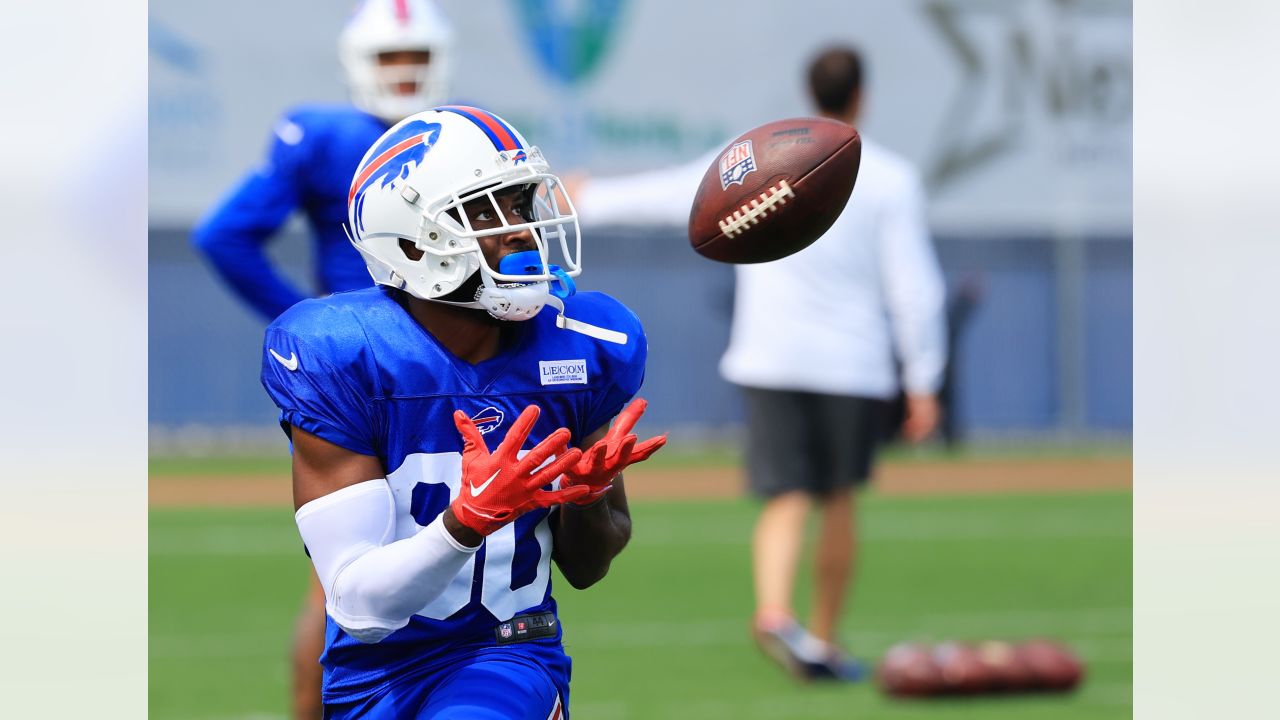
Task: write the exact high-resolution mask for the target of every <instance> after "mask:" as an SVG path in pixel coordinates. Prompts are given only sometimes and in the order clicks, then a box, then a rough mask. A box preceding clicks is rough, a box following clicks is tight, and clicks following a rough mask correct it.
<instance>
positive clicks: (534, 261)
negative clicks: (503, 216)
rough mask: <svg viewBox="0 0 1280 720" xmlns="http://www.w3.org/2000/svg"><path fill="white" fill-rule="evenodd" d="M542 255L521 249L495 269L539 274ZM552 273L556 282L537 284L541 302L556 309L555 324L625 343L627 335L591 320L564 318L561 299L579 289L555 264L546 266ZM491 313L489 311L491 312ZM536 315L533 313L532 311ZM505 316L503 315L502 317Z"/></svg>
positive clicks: (523, 273)
mask: <svg viewBox="0 0 1280 720" xmlns="http://www.w3.org/2000/svg"><path fill="white" fill-rule="evenodd" d="M543 267H544V265H543V264H542V258H541V256H539V255H538V252H537V251H536V250H526V251H524V252H518V253H512V254H510V255H508V256H506V257H504V258H502V260H501V262H500V263H499V264H498V272H500V273H502V274H504V275H541V274H543ZM545 267H546V268H547V270H548V271H550V273H551V274H552V275H554V276H555V278H556V282H555V284H553V285H548V284H547V283H538V284H540V285H542V286H543V288H544V292H545V293H546V294H545V295H544V297H543V298H542V299H543V301H544V303H545V304H547V305H550V306H552V307H554V308H555V309H556V312H557V313H558V314H557V315H556V327H558V328H561V329H564V330H572V331H574V332H577V333H582V334H583V335H587V336H588V337H593V338H595V339H597V340H604V341H605V342H611V343H617V344H619V345H626V344H627V334H626V333H622V332H618V331H617V330H608V329H605V328H602V327H597V326H595V325H592V324H590V323H585V322H582V321H581V320H574V319H573V318H571V317H566V316H565V314H564V300H565V298H568V297H571V296H572V295H573V294H574V293H576V292H577V291H578V289H577V287H575V286H574V284H573V279H572V278H570V277H569V275H568V274H567V273H565V271H564V270H562V269H560V267H559V266H558V265H548V266H545ZM490 314H492V313H490ZM535 314H536V313H535ZM501 319H506V318H501Z"/></svg>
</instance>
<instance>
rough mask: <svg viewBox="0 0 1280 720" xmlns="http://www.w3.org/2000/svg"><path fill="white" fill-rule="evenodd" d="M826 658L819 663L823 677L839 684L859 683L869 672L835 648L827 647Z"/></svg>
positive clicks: (856, 660) (861, 664) (854, 659)
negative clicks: (837, 681) (839, 682)
mask: <svg viewBox="0 0 1280 720" xmlns="http://www.w3.org/2000/svg"><path fill="white" fill-rule="evenodd" d="M828 648H829V649H828V652H827V657H826V659H825V660H823V661H821V665H822V667H823V672H824V677H826V678H828V679H831V680H839V681H841V682H861V681H863V680H866V679H867V676H868V675H869V674H870V672H869V671H868V669H867V666H866V665H865V664H864V663H863V662H862V661H861V660H858V659H857V658H854V657H852V656H850V655H849V654H848V653H846V652H845V651H843V650H841V649H840V648H837V647H835V646H828Z"/></svg>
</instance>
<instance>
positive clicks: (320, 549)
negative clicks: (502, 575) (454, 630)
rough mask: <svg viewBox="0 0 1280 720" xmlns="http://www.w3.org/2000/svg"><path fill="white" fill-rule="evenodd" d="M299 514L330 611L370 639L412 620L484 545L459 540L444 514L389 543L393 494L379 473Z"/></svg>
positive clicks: (351, 630) (305, 507) (296, 517)
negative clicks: (371, 478)
mask: <svg viewBox="0 0 1280 720" xmlns="http://www.w3.org/2000/svg"><path fill="white" fill-rule="evenodd" d="M294 520H295V521H296V522H297V523H298V532H299V533H300V534H301V535H302V542H303V543H305V544H306V547H307V552H308V554H310V555H311V563H312V564H313V565H314V566H315V568H316V574H317V575H318V576H319V578H320V584H321V585H323V586H324V595H325V610H326V611H327V612H328V613H329V617H331V618H333V620H334V622H336V623H338V625H339V626H340V627H341V628H342V629H343V630H346V631H347V633H349V634H350V635H351V636H352V637H354V638H355V639H357V640H359V641H360V642H365V643H376V642H378V641H380V640H382V639H383V638H385V637H386V636H388V635H390V634H391V633H393V632H395V631H396V630H399V629H400V628H402V627H404V626H405V625H408V624H409V618H410V617H411V616H412V615H413V614H414V613H415V612H417V611H418V610H421V609H422V607H423V606H424V605H426V604H427V603H429V602H431V601H432V600H434V599H435V598H436V597H437V596H439V595H440V593H442V592H444V590H445V588H447V587H448V586H449V582H450V581H451V580H453V577H454V576H455V575H457V574H458V571H459V570H461V569H462V566H463V565H465V564H466V562H467V560H469V559H471V557H472V555H473V554H474V553H475V551H476V550H477V549H479V546H476V547H473V548H469V547H466V546H465V545H462V544H460V543H459V542H458V541H457V540H455V539H454V537H453V536H452V535H450V534H449V531H448V530H446V529H445V527H444V520H443V516H441V517H437V518H436V519H435V520H434V521H433V522H432V523H431V524H430V525H428V526H426V527H425V528H422V529H421V530H420V531H418V533H417V534H415V535H413V536H412V537H408V538H404V539H403V540H397V541H395V542H392V541H391V538H392V537H393V535H394V532H395V499H394V497H393V496H392V494H391V486H390V485H388V484H387V481H386V480H385V479H382V478H379V479H377V480H368V481H366V482H362V483H357V484H355V485H351V486H348V487H345V488H342V489H341V490H338V491H337V492H334V493H330V494H328V495H325V496H324V497H321V498H316V499H315V500H312V501H311V502H309V503H307V504H306V505H303V506H302V507H300V508H298V512H297V513H295V514H294Z"/></svg>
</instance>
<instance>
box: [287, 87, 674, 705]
mask: <svg viewBox="0 0 1280 720" xmlns="http://www.w3.org/2000/svg"><path fill="white" fill-rule="evenodd" d="M558 183H559V181H558V180H557V179H556V178H555V177H554V176H553V175H551V174H550V169H549V167H548V166H547V164H546V161H545V160H544V159H543V158H542V155H541V154H540V153H539V152H538V150H537V149H536V148H531V147H529V146H528V145H527V143H526V142H525V140H524V138H523V137H522V136H521V135H520V134H519V133H518V132H516V131H515V130H514V129H512V128H511V127H510V126H509V125H508V124H506V123H505V122H504V121H503V120H502V119H501V118H498V117H496V116H494V115H491V114H489V113H487V112H485V111H483V110H478V109H476V108H467V107H458V106H448V107H443V108H437V109H435V110H431V111H428V112H424V113H419V114H417V115H414V116H411V117H410V118H407V119H406V120H405V121H403V122H402V123H400V124H398V125H397V126H395V127H393V128H392V129H391V130H390V131H389V132H388V133H387V134H386V135H385V136H384V137H383V138H382V139H381V140H379V142H378V143H377V144H376V145H375V146H374V147H373V148H371V149H370V150H369V152H368V154H367V155H366V156H365V159H364V160H363V161H362V162H361V165H360V168H359V170H358V172H357V174H356V177H355V180H354V181H353V183H352V185H351V189H350V192H349V198H350V227H351V229H352V233H353V235H354V237H353V242H354V244H355V245H356V247H357V248H358V249H359V250H360V252H361V254H362V255H363V256H364V258H365V260H366V262H367V263H368V266H369V272H370V274H371V275H372V276H373V277H374V278H375V280H376V281H377V282H378V283H379V284H378V286H376V287H372V288H368V289H365V290H358V291H352V292H347V293H338V294H335V295H332V296H330V297H327V298H323V299H319V300H308V301H305V302H302V303H300V304H298V305H296V306H295V307H293V308H292V309H290V310H289V311H288V312H286V313H285V314H284V315H282V316H281V317H280V318H279V319H277V320H276V321H275V322H274V323H272V325H271V326H270V327H269V328H268V329H267V334H266V341H265V347H264V352H263V375H262V379H263V384H264V386H265V387H266V389H267V392H268V393H269V394H270V395H271V397H272V399H273V400H274V401H275V402H276V403H277V404H278V405H279V407H280V409H281V424H282V426H284V428H285V430H286V432H288V433H289V435H290V438H291V440H292V441H293V447H294V455H293V477H294V498H295V505H296V507H297V508H298V511H297V516H296V517H297V522H298V528H299V531H300V533H301V535H302V538H303V541H304V542H305V544H306V547H307V550H308V553H309V555H310V557H311V559H312V562H313V564H314V565H315V568H316V571H317V574H318V576H319V577H320V580H321V583H322V584H323V585H324V589H325V595H326V597H327V604H326V608H327V611H328V615H329V617H330V618H331V620H332V623H331V624H330V626H329V631H328V633H327V637H326V649H325V653H324V656H323V662H324V665H325V668H326V673H325V682H324V699H325V705H326V717H333V718H347V717H373V718H402V717H416V718H462V717H466V718H530V719H531V720H544V719H545V718H549V717H560V716H561V713H562V712H564V708H565V706H566V705H567V702H568V690H569V660H568V657H567V656H566V655H565V653H564V649H563V646H562V645H561V642H560V636H561V631H560V623H559V621H558V618H557V617H556V605H555V601H554V600H553V599H552V597H551V592H550V580H549V577H550V565H549V564H550V560H551V559H552V558H554V559H555V560H556V563H557V565H558V566H559V567H560V570H561V572H562V573H563V574H564V576H565V578H566V579H567V580H568V581H569V583H570V584H572V585H574V586H575V587H578V588H583V587H587V586H589V585H591V584H593V583H595V582H596V581H598V580H599V579H600V578H602V577H603V576H604V575H605V573H606V572H607V571H608V568H609V564H610V562H611V560H612V558H613V557H614V556H615V555H616V554H617V553H618V552H620V551H621V550H622V548H623V546H624V545H625V544H626V542H627V540H628V539H629V537H630V532H631V530H630V528H631V521H630V515H629V511H628V507H627V502H626V494H625V491H624V489H623V485H622V480H621V476H620V474H619V473H620V472H621V471H622V470H623V469H624V468H625V467H627V466H628V465H629V464H631V463H633V462H640V461H642V460H644V459H646V458H647V457H649V456H650V455H651V454H652V453H653V452H656V451H657V450H658V449H659V448H660V447H662V445H663V444H664V443H665V437H658V438H652V439H650V440H647V441H644V442H638V441H637V438H636V436H635V435H632V434H630V430H631V428H632V427H633V425H634V424H635V422H636V421H637V420H638V419H639V417H640V415H641V414H642V413H643V412H644V407H645V406H644V402H643V401H642V400H637V401H635V402H633V403H631V404H630V405H628V406H627V407H626V409H625V410H624V409H623V406H624V405H625V404H626V403H627V402H628V400H629V399H630V398H631V397H632V396H633V395H634V393H635V392H636V390H637V389H638V388H639V386H640V383H641V380H642V378H643V375H644V361H645V353H646V343H645V337H644V333H643V330H642V329H641V327H640V323H639V321H638V319H637V318H636V317H635V315H633V314H632V313H631V312H630V311H628V310H627V309H626V308H625V307H623V306H622V305H621V304H619V303H618V302H617V301H615V300H613V299H612V298H610V297H608V296H606V295H603V294H599V293H583V294H581V295H576V294H575V292H574V287H573V280H572V277H573V276H575V275H577V274H578V273H579V272H580V266H579V264H578V261H577V242H576V241H577V237H576V236H577V220H576V217H575V215H574V214H573V211H572V206H571V205H570V204H569V202H568V200H567V198H566V197H564V195H563V194H562V193H561V192H559V191H558V190H557V185H558ZM557 251H558V252H559V254H560V257H561V258H563V260H562V262H563V263H564V266H563V269H562V268H561V267H560V266H557V265H555V264H552V263H551V262H550V261H549V258H550V257H551V256H552V253H554V252H557ZM546 305H552V306H553V307H554V308H556V310H557V312H556V313H552V312H543V308H544V307H545V306H546ZM566 313H571V314H572V315H573V318H572V319H570V318H568V317H566ZM514 321H520V322H514ZM620 411H621V414H620V415H619V412H620ZM615 415H618V418H617V421H616V422H615V423H614V425H613V427H612V429H610V427H609V424H610V419H611V418H613V417H614V416H615ZM490 434H492V435H493V437H494V438H501V440H500V441H488V442H486V440H485V435H490ZM459 435H461V437H459ZM569 443H573V444H574V445H577V446H578V448H585V449H586V450H585V452H582V451H580V450H579V449H578V448H574V449H569V447H568V444H569ZM526 445H529V446H531V448H530V449H529V450H528V452H527V454H526V453H524V452H522V450H523V448H525V446H526ZM495 446H496V447H495ZM490 448H493V449H492V451H491V450H490ZM553 458H554V459H553ZM562 472H563V473H564V475H563V478H562V479H561V480H560V482H559V486H558V487H556V486H554V485H552V483H553V481H554V480H556V478H557V477H558V476H560V474H561V473H562ZM547 486H551V487H552V489H551V490H546V489H544V488H546V487H547Z"/></svg>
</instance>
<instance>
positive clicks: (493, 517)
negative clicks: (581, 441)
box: [450, 405, 590, 535]
mask: <svg viewBox="0 0 1280 720" xmlns="http://www.w3.org/2000/svg"><path fill="white" fill-rule="evenodd" d="M540 414H541V411H539V409H538V407H537V406H535V405H530V406H529V407H527V408H525V409H524V412H522V413H520V417H518V418H516V421H515V422H514V423H512V424H511V430H509V431H508V432H507V436H506V437H505V438H503V439H502V442H501V443H500V444H499V445H498V449H497V450H495V451H493V452H492V453H490V452H489V448H488V447H487V446H486V445H485V443H484V437H483V436H482V435H481V434H480V431H479V430H478V429H477V428H476V425H475V423H474V422H472V420H471V418H469V417H467V414H466V413H464V412H462V411H461V410H456V411H454V413H453V424H454V425H456V426H457V428H458V432H459V433H461V434H462V441H463V449H462V487H461V489H460V490H459V491H458V497H456V498H454V501H453V503H452V504H451V505H450V507H451V508H452V509H453V515H454V517H456V518H457V519H458V522H460V523H462V524H463V525H466V526H467V527H469V528H471V529H472V530H475V531H476V532H477V533H480V534H481V535H489V534H490V533H492V532H494V531H495V530H497V529H498V528H500V527H502V526H503V525H506V524H507V523H509V522H511V521H512V520H515V519H516V518H518V517H520V516H521V515H523V514H525V513H527V512H529V511H530V510H534V509H537V508H546V507H551V506H552V505H558V504H560V503H564V502H572V501H574V500H578V499H580V498H582V497H583V496H584V495H586V494H588V493H590V490H589V489H588V488H581V487H579V488H561V489H560V490H543V489H542V488H543V487H544V486H546V485H550V484H551V482H552V481H553V480H555V479H556V478H557V477H558V476H559V475H560V474H561V473H563V472H564V470H565V468H567V467H569V466H570V465H573V464H574V463H576V462H577V461H578V459H579V458H580V457H581V456H582V451H581V450H579V449H577V448H572V449H570V448H569V437H570V433H569V431H568V430H567V429H565V428H560V429H559V430H556V431H555V432H553V433H551V434H550V435H548V436H547V437H546V439H544V440H543V441H542V442H540V443H538V444H537V445H535V446H534V448H533V449H532V450H530V451H529V452H528V453H526V454H525V456H524V457H517V453H519V452H520V448H521V447H523V446H524V443H525V440H527V439H528V438H529V432H530V431H531V430H533V425H534V423H536V422H537V421H538V416H539V415H540ZM552 456H555V460H552V461H551V462H549V463H547V465H546V466H545V467H541V468H540V467H539V466H540V465H542V464H543V463H545V462H547V460H548V459H549V458H551V457H552Z"/></svg>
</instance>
